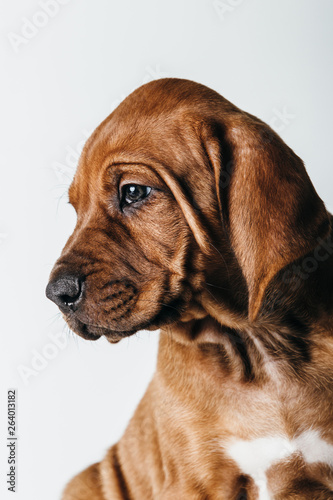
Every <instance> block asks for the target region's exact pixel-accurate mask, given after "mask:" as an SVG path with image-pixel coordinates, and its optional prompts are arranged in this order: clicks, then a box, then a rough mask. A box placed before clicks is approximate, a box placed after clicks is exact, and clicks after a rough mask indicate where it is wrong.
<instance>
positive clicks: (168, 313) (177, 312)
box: [63, 299, 186, 344]
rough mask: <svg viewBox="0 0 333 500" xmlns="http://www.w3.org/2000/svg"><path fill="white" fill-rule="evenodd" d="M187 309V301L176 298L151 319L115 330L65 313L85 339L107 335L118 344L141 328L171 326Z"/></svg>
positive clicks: (93, 339) (151, 328)
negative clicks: (127, 327)
mask: <svg viewBox="0 0 333 500" xmlns="http://www.w3.org/2000/svg"><path fill="white" fill-rule="evenodd" d="M185 310H186V305H185V301H184V300H182V299H175V300H173V301H172V302H170V304H163V305H162V306H161V309H160V311H159V312H158V313H157V314H156V315H155V316H154V317H153V318H152V319H150V320H147V321H144V322H142V323H140V324H138V325H135V326H133V327H132V328H129V329H124V330H114V329H111V328H109V327H105V326H102V325H98V324H97V325H96V324H93V323H89V322H83V321H81V320H80V319H79V318H78V317H77V316H76V315H75V313H72V314H70V315H68V314H63V316H64V319H65V321H66V322H67V324H68V326H69V328H70V329H71V330H72V331H73V332H74V333H76V334H77V335H79V336H80V337H82V338H83V339H85V340H91V341H95V340H98V339H100V338H101V337H105V338H106V339H107V341H108V342H110V343H111V344H117V343H118V342H119V341H120V340H122V339H123V338H125V337H130V336H131V335H134V334H135V333H137V332H138V331H140V330H149V331H152V330H158V329H159V328H162V327H165V326H170V325H172V324H173V323H175V322H176V321H178V320H179V319H180V317H181V316H182V314H183V313H184V312H185Z"/></svg>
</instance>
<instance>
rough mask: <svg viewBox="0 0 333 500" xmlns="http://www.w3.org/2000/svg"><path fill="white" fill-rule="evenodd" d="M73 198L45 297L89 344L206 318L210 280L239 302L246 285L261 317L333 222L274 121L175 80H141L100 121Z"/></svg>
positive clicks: (252, 313)
mask: <svg viewBox="0 0 333 500" xmlns="http://www.w3.org/2000/svg"><path fill="white" fill-rule="evenodd" d="M69 199H70V202H71V203H72V205H73V206H74V208H75V210H76V212H77V224H76V227H75V229H74V232H73V234H72V236H71V237H70V238H69V240H68V242H67V244H66V246H65V248H64V250H63V252H62V254H61V257H60V258H59V260H58V261H57V262H56V264H55V267H54V269H53V271H52V273H51V277H50V282H49V285H48V287H47V296H48V297H49V298H50V299H51V300H53V301H54V302H55V303H56V304H57V305H58V306H59V308H60V310H61V311H62V312H63V314H64V316H65V318H66V320H67V322H68V324H69V326H70V327H71V328H72V329H73V330H74V331H75V332H76V333H78V334H80V335H82V336H83V337H85V338H88V339H92V340H93V339H97V338H99V337H100V336H101V335H105V336H106V337H107V338H108V340H110V341H111V342H115V341H118V340H120V339H121V338H122V337H124V336H128V335H130V334H132V333H135V332H136V331H138V330H140V329H156V328H159V327H161V326H164V325H166V324H168V323H170V322H173V321H177V320H179V319H184V317H185V315H188V314H189V312H190V317H191V314H192V316H193V314H194V317H195V314H199V315H200V314H203V315H204V314H205V312H204V309H205V307H204V303H203V302H204V301H203V300H202V297H203V296H204V295H205V293H204V292H205V291H207V286H209V285H211V284H212V285H214V286H216V287H220V289H221V290H225V291H226V293H225V296H224V298H223V297H222V296H223V294H222V295H221V294H220V296H219V297H220V300H225V301H226V302H228V303H229V304H228V305H229V306H230V308H232V307H240V308H241V307H242V306H241V305H240V303H241V302H242V301H239V300H238V305H237V306H236V302H237V300H236V298H235V297H237V291H235V290H234V287H235V285H237V286H238V287H239V288H240V289H241V290H242V293H243V291H244V293H243V295H244V297H245V296H246V297H245V299H244V300H245V302H246V303H247V302H248V303H249V315H250V318H251V319H254V318H255V317H256V315H257V314H258V311H259V309H260V305H261V302H262V299H263V295H264V292H265V289H266V287H267V285H268V284H269V282H270V281H271V279H272V278H273V276H275V274H276V273H277V272H278V271H279V270H280V269H281V268H282V267H283V266H285V265H287V264H288V263H290V262H291V261H292V260H294V259H296V258H298V257H299V256H300V255H302V254H305V253H306V252H307V251H309V249H311V247H312V246H314V244H315V237H317V236H320V235H322V234H324V233H325V231H327V214H326V211H325V209H324V207H323V205H322V202H321V200H320V199H319V198H318V196H317V195H316V193H315V191H314V189H313V187H312V185H311V183H310V181H309V179H308V177H307V176H306V173H305V170H304V167H303V165H302V162H301V161H300V160H299V159H298V158H297V157H296V156H295V155H294V153H292V151H291V150H290V149H289V148H287V146H285V145H284V143H283V142H282V141H281V140H280V139H279V138H278V137H277V136H276V135H275V134H274V133H273V131H271V130H270V129H269V127H267V126H266V125H265V124H263V123H262V122H260V120H258V119H256V118H254V117H252V116H250V115H247V114H246V113H243V112H242V111H240V110H238V109H237V108H236V107H234V106H233V105H232V104H230V103H229V102H228V101H226V100H225V99H223V98H222V97H221V96H219V95H218V94H217V93H215V92H213V91H211V90H210V89H207V88H206V87H204V86H202V85H199V84H196V83H193V82H189V81H185V80H177V79H163V80H158V81H155V82H151V83H149V84H147V85H144V86H143V87H140V88H139V89H138V90H137V91H135V92H134V93H133V94H131V95H130V96H129V97H128V98H127V99H125V101H123V103H121V104H120V106H119V107H118V108H117V109H116V110H115V111H114V112H113V113H112V114H111V115H110V116H109V117H108V118H107V119H106V120H105V121H104V122H103V123H102V124H101V125H100V126H99V127H98V128H97V129H96V131H95V132H94V133H93V134H92V136H91V137H90V139H89V140H88V141H87V144H86V146H85V148H84V150H83V153H82V156H81V159H80V162H79V166H78V169H77V172H76V175H75V177H74V180H73V183H72V185H71V187H70V190H69ZM325 217H326V218H325ZM221 297H222V298H221ZM233 301H234V304H233ZM198 304H200V307H199V310H200V312H199V313H198V312H197V311H198ZM193 311H196V313H193Z"/></svg>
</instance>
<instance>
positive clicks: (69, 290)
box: [46, 275, 83, 311]
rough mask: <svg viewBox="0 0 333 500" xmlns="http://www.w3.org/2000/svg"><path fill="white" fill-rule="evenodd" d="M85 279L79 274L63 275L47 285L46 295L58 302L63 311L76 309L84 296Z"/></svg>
mask: <svg viewBox="0 0 333 500" xmlns="http://www.w3.org/2000/svg"><path fill="white" fill-rule="evenodd" d="M82 283H83V280H82V279H81V278H79V277H78V276H71V275H68V276H62V277H60V278H57V279H55V280H53V281H50V283H49V284H48V285H47V287H46V297H47V298H48V299H50V300H52V301H53V302H55V303H56V304H57V306H58V307H59V308H60V309H61V310H62V311H68V310H69V309H74V308H75V305H77V303H78V301H79V300H80V298H81V296H82Z"/></svg>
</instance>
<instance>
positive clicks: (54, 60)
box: [0, 0, 333, 500]
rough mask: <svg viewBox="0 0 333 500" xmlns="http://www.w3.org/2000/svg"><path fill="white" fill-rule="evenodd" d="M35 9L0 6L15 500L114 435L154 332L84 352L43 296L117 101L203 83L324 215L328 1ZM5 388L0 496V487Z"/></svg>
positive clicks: (129, 409)
mask: <svg viewBox="0 0 333 500" xmlns="http://www.w3.org/2000/svg"><path fill="white" fill-rule="evenodd" d="M45 1H46V0H45ZM54 1H55V0H50V2H51V3H52V2H53V4H54ZM41 3H42V2H39V1H38V0H36V1H35V0H24V1H23V0H16V1H15V2H13V1H10V0H2V2H1V10H2V13H1V20H2V21H1V33H0V35H1V37H0V44H1V48H0V50H1V79H0V85H1V92H0V100H1V103H0V105H1V106H0V109H1V147H0V158H1V183H0V268H1V269H0V276H1V280H0V292H1V297H0V304H1V316H0V318H1V320H0V321H1V322H0V325H1V364H0V367H1V392H0V408H1V418H0V436H1V441H0V472H1V475H0V481H1V484H0V496H1V498H5V499H7V498H8V499H9V498H10V499H12V498H16V499H18V500H45V499H47V500H56V499H59V497H60V493H61V490H62V488H63V486H64V484H65V483H66V482H67V480H68V479H69V478H70V477H71V476H72V475H73V474H75V473H76V472H78V471H79V470H81V469H82V468H84V467H86V466H87V465H89V464H90V463H92V462H94V461H98V460H99V459H100V458H101V457H102V456H103V454H104V453H105V451H106V449H107V448H108V447H109V445H111V444H112V443H113V442H115V441H116V440H118V439H119V437H120V436H121V434H122V432H123V430H124V428H125V426H126V423H127V422H128V420H129V418H130V416H131V414H132V413H133V411H134V408H135V407H136V405H137V403H138V401H139V399H140V398H141V396H142V394H143V392H144V389H145V387H146V385H147V383H148V381H149V379H150V377H151V375H152V373H153V370H154V366H155V359H156V350H157V337H158V335H157V334H156V333H151V334H148V333H145V332H143V333H140V334H139V335H137V336H136V337H132V338H131V339H126V340H124V341H122V342H121V343H120V344H118V345H114V346H111V345H110V344H108V343H107V342H106V341H104V340H100V341H98V342H97V343H89V342H87V341H83V340H80V339H78V338H77V337H75V336H74V335H73V334H71V333H69V332H68V331H67V329H66V327H64V322H63V320H62V318H61V317H60V315H59V314H58V313H57V308H56V306H55V305H54V304H52V303H51V302H49V301H48V300H47V299H46V298H45V296H44V289H45V285H46V283H47V279H48V275H49V272H50V270H51V268H52V265H53V263H54V261H55V260H56V258H57V257H58V255H59V253H60V251H61V249H62V247H63V245H64V243H65V241H66V239H67V237H68V236H69V234H70V233H71V231H72V229H73V226H74V221H75V217H74V213H73V209H72V208H71V207H70V206H69V205H68V204H67V203H66V201H67V187H68V185H69V182H70V178H71V176H72V174H73V171H74V168H75V164H76V161H77V154H78V151H79V150H80V148H81V147H82V144H83V142H82V141H84V140H85V139H86V136H87V134H88V133H89V132H90V131H91V130H92V129H93V128H95V127H96V126H97V125H98V124H99V122H100V121H102V120H103V119H104V118H105V117H106V116H107V115H108V114H109V113H110V112H111V111H112V109H113V108H114V107H115V106H116V105H117V103H118V102H119V101H120V100H121V99H123V98H124V97H125V96H126V95H127V94H128V93H129V92H130V91H131V90H132V89H134V88H135V87H137V86H139V85H141V84H142V83H143V82H146V81H149V80H152V79H155V78H159V77H163V76H176V77H182V78H189V79H192V80H196V81H198V82H201V83H204V84H206V85H208V86H210V87H212V88H214V89H215V90H217V91H218V92H220V93H221V94H222V95H224V96H225V97H226V98H227V99H229V100H231V101H232V102H234V103H235V104H236V105H237V106H239V107H241V108H243V109H245V110H246V111H249V112H250V113H252V114H255V115H257V116H259V117H260V118H262V119H263V120H265V121H266V122H269V123H271V124H272V125H273V126H274V128H275V129H276V130H278V131H279V133H280V135H282V137H283V138H284V140H285V141H286V142H287V143H288V144H289V145H290V146H291V147H292V148H293V149H294V150H295V151H296V153H297V154H298V155H299V156H301V157H302V158H303V159H304V160H305V163H306V166H307V168H308V171H309V173H310V176H311V178H312V180H313V182H314V185H315V186H316V188H317V190H318V192H319V194H320V196H321V197H322V198H323V199H324V201H325V202H326V203H327V205H328V206H330V205H331V207H332V206H333V193H332V181H333V170H332V111H333V102H332V88H333V74H332V55H333V30H332V24H333V2H332V1H330V0H319V1H316V2H314V1H313V0H275V1H267V0H243V1H242V0H225V1H221V2H220V4H218V2H215V3H214V1H213V0H201V1H200V0H197V1H194V0H168V1H163V2H162V1H160V0H141V1H137V0H126V1H124V2H121V1H120V0H117V1H116V0H111V1H110V0H97V1H88V0H80V1H79V0H69V1H67V2H65V0H62V4H63V5H61V6H60V5H59V8H58V11H56V10H54V12H53V14H52V15H53V17H51V16H50V15H49V16H48V15H45V14H44V15H43V14H42V15H41V14H40V13H41V12H43V9H42V8H41V6H40V4H41ZM53 9H55V7H53ZM25 18H26V19H25ZM27 20H29V22H34V23H35V24H39V25H41V24H44V26H43V27H41V26H40V27H38V28H37V29H36V28H33V27H31V25H30V30H29V28H27V26H28V25H27ZM22 30H23V33H24V35H25V38H21V39H20V38H18V37H19V36H22ZM27 35H28V36H29V37H30V38H27ZM281 113H282V114H284V116H286V115H288V116H287V118H285V119H284V121H283V120H281V118H280V115H281ZM62 332H64V335H63V336H62V337H61V342H62V345H61V346H60V347H57V345H56V343H55V341H54V340H52V339H51V337H50V336H51V335H53V336H56V335H58V334H62ZM53 338H54V337H53ZM64 339H67V345H66V346H64V343H65V340H64ZM58 343H59V342H58ZM45 356H47V357H48V358H49V359H45ZM51 356H52V357H53V359H50V357H51ZM41 357H43V359H44V361H43V359H42V358H41ZM22 370H24V371H25V373H26V375H25V377H24V376H23V375H22ZM27 370H28V372H27ZM29 370H30V372H29ZM20 372H21V374H20ZM24 378H25V382H24V380H23V379H24ZM10 387H14V388H16V389H17V390H18V436H19V440H18V449H17V451H18V491H17V493H16V494H15V495H14V494H13V493H8V492H7V491H6V483H5V481H6V480H5V478H4V475H5V473H7V471H8V465H7V462H6V461H7V450H6V443H5V438H6V432H7V431H6V429H7V426H6V418H5V417H6V394H7V392H6V391H7V389H8V388H10Z"/></svg>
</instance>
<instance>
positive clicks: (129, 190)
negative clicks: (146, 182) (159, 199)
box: [121, 184, 151, 205]
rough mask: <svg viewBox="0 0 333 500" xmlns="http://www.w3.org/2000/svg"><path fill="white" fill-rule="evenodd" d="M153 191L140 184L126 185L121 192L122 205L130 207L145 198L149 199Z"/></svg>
mask: <svg viewBox="0 0 333 500" xmlns="http://www.w3.org/2000/svg"><path fill="white" fill-rule="evenodd" d="M150 191H151V187H149V186H141V185H140V184H126V185H125V186H123V188H122V190H121V202H122V205H130V204H131V203H136V202H137V201H141V200H143V199H144V198H147V196H148V195H149V193H150Z"/></svg>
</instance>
